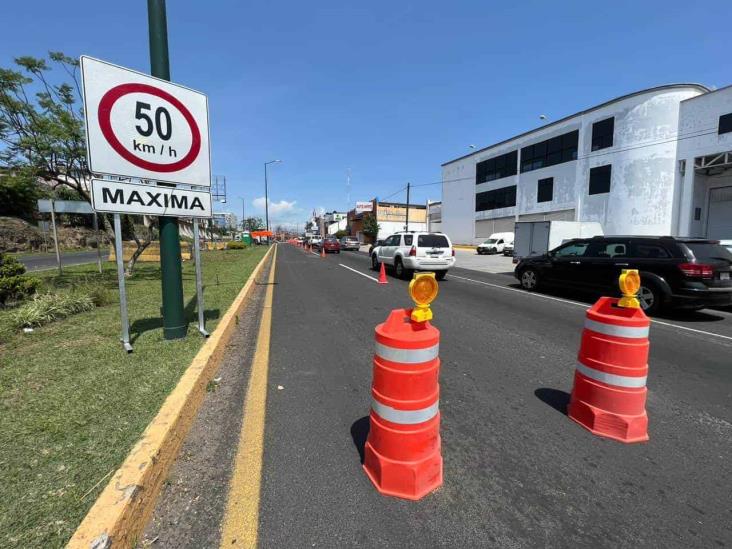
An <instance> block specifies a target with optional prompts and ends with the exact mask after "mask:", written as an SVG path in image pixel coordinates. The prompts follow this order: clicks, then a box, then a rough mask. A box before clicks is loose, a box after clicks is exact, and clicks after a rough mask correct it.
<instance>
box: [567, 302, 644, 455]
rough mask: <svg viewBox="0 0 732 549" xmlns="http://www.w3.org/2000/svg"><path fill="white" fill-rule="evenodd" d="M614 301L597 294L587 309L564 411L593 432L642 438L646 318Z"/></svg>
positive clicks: (635, 439)
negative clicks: (570, 393) (568, 398)
mask: <svg viewBox="0 0 732 549" xmlns="http://www.w3.org/2000/svg"><path fill="white" fill-rule="evenodd" d="M618 301H619V300H618V299H617V298H612V297H601V298H600V299H599V300H598V301H597V303H595V304H594V305H593V306H592V307H590V308H589V309H588V310H587V316H586V318H585V327H584V330H583V332H582V343H581V345H580V350H579V355H578V362H577V368H576V370H575V374H574V387H573V388H572V396H571V398H570V402H569V407H568V410H567V413H568V415H569V417H570V418H571V419H573V420H574V421H576V422H577V423H579V424H580V425H582V426H583V427H584V428H586V429H588V430H589V431H591V432H592V433H594V434H596V435H600V436H603V437H608V438H612V439H615V440H619V441H621V442H643V441H646V440H648V415H647V414H646V395H647V393H648V391H647V389H646V379H647V377H648V350H649V342H648V331H649V327H650V320H649V319H648V317H647V316H646V315H645V313H644V312H643V310H642V309H639V308H623V307H619V306H618Z"/></svg>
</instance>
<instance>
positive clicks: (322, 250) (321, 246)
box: [320, 244, 325, 257]
mask: <svg viewBox="0 0 732 549" xmlns="http://www.w3.org/2000/svg"><path fill="white" fill-rule="evenodd" d="M320 257H325V246H323V245H322V244H321V245H320Z"/></svg>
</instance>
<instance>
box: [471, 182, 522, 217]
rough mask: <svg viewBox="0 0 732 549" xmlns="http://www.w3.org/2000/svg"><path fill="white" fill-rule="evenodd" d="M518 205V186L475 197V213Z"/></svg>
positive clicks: (486, 192)
mask: <svg viewBox="0 0 732 549" xmlns="http://www.w3.org/2000/svg"><path fill="white" fill-rule="evenodd" d="M515 205H516V185H511V186H510V187H502V188H500V189H494V190H492V191H485V192H482V193H478V194H476V195H475V211H476V212H484V211H486V210H497V209H498V208H510V207H511V206H515Z"/></svg>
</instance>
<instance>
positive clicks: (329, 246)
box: [322, 238, 341, 254]
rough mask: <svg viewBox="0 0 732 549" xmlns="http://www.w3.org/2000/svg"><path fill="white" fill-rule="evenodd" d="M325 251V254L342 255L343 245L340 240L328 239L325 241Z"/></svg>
mask: <svg viewBox="0 0 732 549" xmlns="http://www.w3.org/2000/svg"><path fill="white" fill-rule="evenodd" d="M322 245H323V251H325V253H327V254H330V253H334V254H339V253H341V245H340V244H339V243H338V240H337V239H336V238H326V239H325V240H323V244H322Z"/></svg>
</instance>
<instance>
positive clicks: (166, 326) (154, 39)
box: [147, 0, 188, 339]
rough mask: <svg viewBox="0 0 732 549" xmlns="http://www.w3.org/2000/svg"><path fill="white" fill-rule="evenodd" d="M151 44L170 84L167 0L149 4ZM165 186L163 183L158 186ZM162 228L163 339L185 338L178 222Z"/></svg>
mask: <svg viewBox="0 0 732 549" xmlns="http://www.w3.org/2000/svg"><path fill="white" fill-rule="evenodd" d="M147 18H148V30H149V40H150V74H152V75H153V76H155V77H157V78H162V79H163V80H170V61H169V58H168V21H167V17H166V14H165V0H147ZM158 184H159V185H161V186H162V184H161V183H158ZM158 225H159V227H160V272H161V283H162V284H161V285H162V294H163V337H164V338H165V339H179V338H182V337H185V335H186V331H187V329H188V322H187V321H186V317H185V310H184V308H183V272H182V271H183V268H182V265H181V261H180V232H179V229H178V219H177V218H175V217H168V216H160V217H158Z"/></svg>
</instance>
